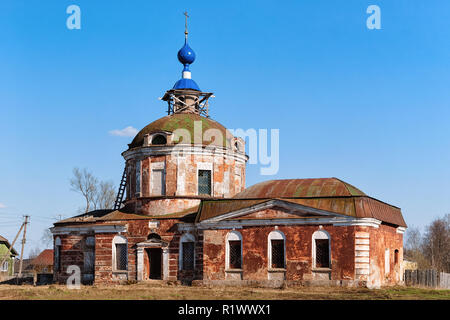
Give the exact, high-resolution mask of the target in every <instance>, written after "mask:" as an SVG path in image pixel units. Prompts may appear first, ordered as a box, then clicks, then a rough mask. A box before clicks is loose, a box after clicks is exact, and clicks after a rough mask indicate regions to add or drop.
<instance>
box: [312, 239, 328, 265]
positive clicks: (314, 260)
mask: <svg viewBox="0 0 450 320" xmlns="http://www.w3.org/2000/svg"><path fill="white" fill-rule="evenodd" d="M316 240H328V266H329V267H328V268H325V269H331V237H330V234H329V233H328V232H327V231H325V230H317V231H316V232H314V233H313V235H312V267H313V269H318V267H317V266H316ZM320 269H324V268H322V267H320Z"/></svg>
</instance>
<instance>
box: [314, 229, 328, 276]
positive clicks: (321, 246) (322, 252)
mask: <svg viewBox="0 0 450 320" xmlns="http://www.w3.org/2000/svg"><path fill="white" fill-rule="evenodd" d="M312 250H313V252H312V253H313V268H330V267H331V263H330V235H329V234H328V232H326V231H325V230H318V231H316V232H314V233H313V236H312Z"/></svg>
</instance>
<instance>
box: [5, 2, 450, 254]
mask: <svg viewBox="0 0 450 320" xmlns="http://www.w3.org/2000/svg"><path fill="white" fill-rule="evenodd" d="M71 4H76V5H78V6H79V7H80V8H81V30H69V29H67V27H66V19H67V17H68V14H66V8H67V7H68V6H69V5H71ZM371 4H376V5H378V6H379V7H380V9H381V27H382V28H381V30H369V29H367V27H366V19H367V18H368V16H369V14H367V13H366V8H367V7H368V6H369V5H371ZM185 10H188V11H189V14H190V16H191V18H190V21H189V31H190V35H189V42H190V45H191V47H192V48H193V49H194V50H195V52H196V54H197V60H196V61H195V63H194V64H193V65H192V67H191V71H192V76H193V79H194V80H195V81H196V82H197V83H198V84H199V86H200V88H202V89H203V90H204V91H211V92H214V94H215V96H216V98H214V99H213V100H212V101H211V105H210V114H211V116H212V118H213V119H215V120H217V121H219V122H221V123H222V124H224V125H225V126H226V127H229V128H243V129H248V128H255V129H279V130H280V170H279V172H278V174H277V175H275V176H261V175H260V174H259V169H260V168H259V166H258V165H249V166H248V167H247V186H249V185H252V184H254V183H257V182H260V181H263V180H268V179H281V178H312V177H338V178H340V179H342V180H345V181H347V182H349V183H351V184H353V185H355V186H357V187H359V188H360V189H362V190H363V191H364V192H366V193H367V194H369V195H371V196H373V197H375V198H378V199H381V200H383V201H386V202H389V203H391V204H393V205H396V206H399V207H401V208H402V210H403V215H404V217H405V219H406V222H407V223H408V225H414V226H423V225H426V224H427V223H429V222H430V221H431V220H432V219H434V218H436V217H439V216H442V215H444V214H445V213H448V212H450V196H449V191H450V167H449V163H450V130H449V123H448V121H449V119H450V108H449V105H450V90H449V88H448V87H449V83H450V81H449V80H450V72H449V71H450V59H449V57H450V42H449V41H448V39H449V38H450V19H448V14H447V13H448V12H449V10H450V2H448V1H444V0H442V1H426V2H425V1H420V0H396V1H380V0H372V1H362V0H359V1H356V0H353V1H352V0H345V1H344V0H342V1H319V0H316V1H298V0H297V1H261V0H258V1H220V2H218V1H190V2H185V1H148V0H146V1H138V0H135V1H100V0H97V1H92V0H89V1H87V0H71V1H64V0H54V1H50V0H48V1H45V2H43V1H31V0H30V1H24V0H22V1H20V0H3V1H1V3H0V46H1V50H0V128H1V133H2V135H1V138H0V150H1V156H0V168H1V169H0V181H1V183H0V234H1V235H3V236H5V237H7V238H9V239H11V240H12V238H13V237H14V235H15V233H16V231H17V230H18V228H19V226H20V222H21V220H22V216H23V215H24V214H28V215H31V224H30V225H29V229H28V234H29V241H28V243H27V247H26V251H25V252H26V253H27V252H28V251H29V250H30V249H31V248H34V247H36V246H39V245H40V243H39V239H40V237H41V234H42V232H43V230H44V228H46V227H48V226H50V225H51V223H52V222H54V217H56V216H57V215H63V216H65V217H68V216H71V215H74V214H76V213H77V210H78V209H79V208H80V207H81V206H82V205H83V201H82V198H81V196H80V195H78V194H77V193H75V192H73V191H71V190H70V186H69V179H70V177H71V175H72V169H73V168H74V167H81V168H84V167H87V168H89V169H90V170H91V171H92V172H93V173H94V174H96V175H97V176H98V177H99V178H101V179H104V180H112V181H113V182H114V183H115V184H116V185H117V184H118V183H119V180H120V177H121V174H122V170H123V158H122V157H121V152H122V151H124V150H125V149H126V148H127V143H129V142H130V141H131V138H129V137H119V136H114V135H111V134H110V133H109V132H110V131H111V130H119V129H123V128H126V127H128V126H132V127H134V128H137V129H141V128H142V127H144V126H145V125H146V124H148V123H150V122H151V121H153V120H155V119H157V118H160V117H162V116H164V115H165V111H166V105H165V104H164V103H162V102H161V101H159V100H158V97H161V96H162V95H163V93H164V92H165V90H167V89H170V88H171V87H172V86H173V84H174V83H175V82H176V80H178V79H179V78H180V73H181V70H182V66H181V65H180V64H179V63H178V61H177V58H176V54H177V51H178V49H179V48H180V47H181V46H182V44H183V40H184V35H183V31H184V17H183V15H182V12H183V11H185ZM41 247H42V246H41Z"/></svg>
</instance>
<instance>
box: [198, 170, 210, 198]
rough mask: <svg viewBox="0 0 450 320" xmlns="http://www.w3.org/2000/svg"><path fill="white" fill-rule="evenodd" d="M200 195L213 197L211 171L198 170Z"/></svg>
mask: <svg viewBox="0 0 450 320" xmlns="http://www.w3.org/2000/svg"><path fill="white" fill-rule="evenodd" d="M198 194H199V195H211V170H198Z"/></svg>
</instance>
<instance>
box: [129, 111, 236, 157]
mask: <svg viewBox="0 0 450 320" xmlns="http://www.w3.org/2000/svg"><path fill="white" fill-rule="evenodd" d="M196 121H199V122H200V123H201V132H198V133H197V136H195V133H196V132H195V125H196ZM177 129H186V130H187V131H188V132H189V134H190V137H191V141H186V142H185V141H180V142H181V143H190V144H194V142H196V141H202V143H203V144H205V145H209V144H211V141H210V140H209V139H205V136H204V133H205V131H206V130H208V129H216V130H218V131H219V132H220V133H221V135H222V138H223V139H221V141H215V139H213V140H214V141H213V142H212V144H213V145H216V146H221V147H226V146H227V145H228V146H229V145H230V143H229V141H228V144H227V139H228V140H229V139H231V138H232V137H233V135H232V134H231V133H230V132H229V131H228V130H227V129H226V128H225V127H224V126H223V125H221V124H220V123H218V122H217V121H214V120H212V119H209V118H205V117H202V116H200V115H197V114H191V113H176V114H172V115H169V116H165V117H163V118H161V119H158V120H156V121H153V122H152V123H150V124H149V125H147V126H146V127H144V128H143V129H142V130H141V131H140V132H139V133H138V134H137V135H136V137H135V138H134V139H133V141H132V142H131V144H130V145H129V146H130V149H131V148H136V147H140V146H142V145H143V143H144V136H145V135H147V134H152V133H156V132H161V131H167V132H174V131H175V130H177ZM199 134H203V136H200V135H199ZM196 138H197V139H196Z"/></svg>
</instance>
